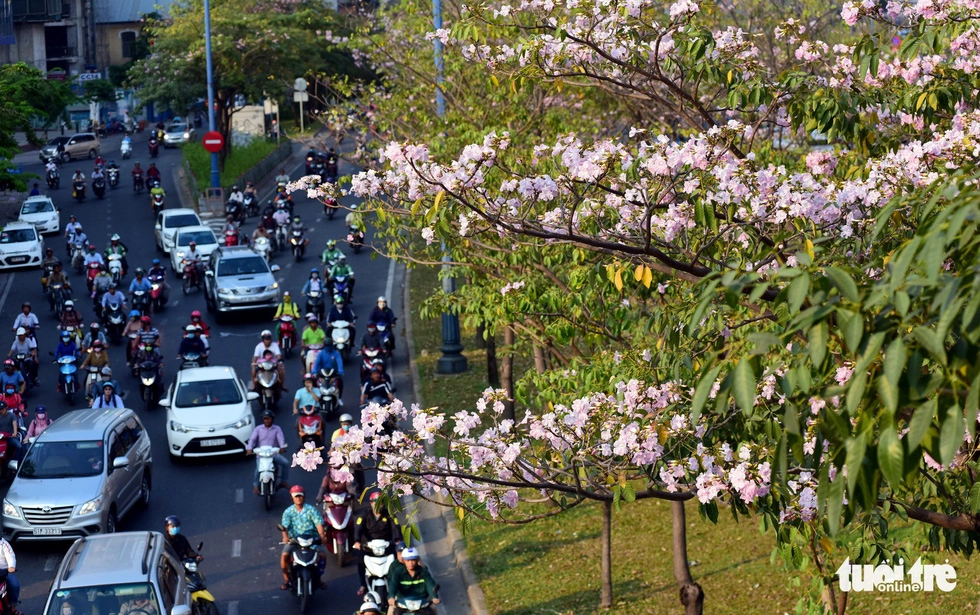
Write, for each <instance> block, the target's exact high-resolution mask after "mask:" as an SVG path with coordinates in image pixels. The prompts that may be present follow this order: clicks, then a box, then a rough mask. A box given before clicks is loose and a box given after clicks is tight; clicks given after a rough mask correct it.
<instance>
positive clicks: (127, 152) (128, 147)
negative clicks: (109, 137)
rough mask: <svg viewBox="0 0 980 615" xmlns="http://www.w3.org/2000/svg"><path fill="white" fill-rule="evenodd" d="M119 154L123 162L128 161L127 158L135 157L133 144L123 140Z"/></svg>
mask: <svg viewBox="0 0 980 615" xmlns="http://www.w3.org/2000/svg"><path fill="white" fill-rule="evenodd" d="M119 153H120V154H121V155H122V157H123V160H126V159H127V158H129V157H130V156H132V155H133V146H132V144H131V143H130V142H129V141H127V140H125V139H123V142H122V144H120V145H119Z"/></svg>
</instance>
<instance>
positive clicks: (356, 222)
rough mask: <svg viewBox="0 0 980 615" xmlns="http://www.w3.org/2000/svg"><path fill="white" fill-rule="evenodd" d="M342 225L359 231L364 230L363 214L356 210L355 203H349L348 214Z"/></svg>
mask: <svg viewBox="0 0 980 615" xmlns="http://www.w3.org/2000/svg"><path fill="white" fill-rule="evenodd" d="M344 224H346V225H347V228H350V227H352V226H356V227H357V228H359V229H363V228H364V214H362V213H361V212H360V211H359V210H358V209H357V203H351V206H350V212H349V213H348V214H347V215H346V216H345V217H344Z"/></svg>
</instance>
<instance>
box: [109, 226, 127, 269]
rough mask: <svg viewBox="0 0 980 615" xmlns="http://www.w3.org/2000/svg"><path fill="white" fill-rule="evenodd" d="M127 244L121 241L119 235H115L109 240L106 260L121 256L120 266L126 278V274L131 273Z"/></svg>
mask: <svg viewBox="0 0 980 615" xmlns="http://www.w3.org/2000/svg"><path fill="white" fill-rule="evenodd" d="M126 252H127V248H126V244H124V243H123V242H122V241H120V238H119V233H114V234H113V235H112V237H110V238H109V245H108V246H106V249H105V257H106V260H107V261H108V260H109V257H110V256H112V255H113V254H116V255H118V256H119V260H120V261H121V262H120V264H121V265H122V274H123V275H124V276H125V275H126V272H127V271H129V263H128V262H127V260H126Z"/></svg>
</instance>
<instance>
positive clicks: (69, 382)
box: [55, 357, 78, 407]
mask: <svg viewBox="0 0 980 615" xmlns="http://www.w3.org/2000/svg"><path fill="white" fill-rule="evenodd" d="M55 363H57V364H58V386H59V388H60V389H61V392H62V393H64V394H65V398H66V399H67V400H68V406H69V407H70V406H74V405H75V393H77V392H78V381H76V380H75V373H76V372H77V371H78V366H77V365H75V357H59V358H58V360H57V361H55Z"/></svg>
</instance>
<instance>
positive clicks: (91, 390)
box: [84, 365, 101, 399]
mask: <svg viewBox="0 0 980 615" xmlns="http://www.w3.org/2000/svg"><path fill="white" fill-rule="evenodd" d="M85 369H86V370H87V371H88V373H87V374H85V389H84V390H85V395H86V396H88V397H89V398H90V399H95V398H96V397H98V396H99V392H98V391H96V390H95V386H96V385H97V384H98V383H99V380H101V373H100V368H98V367H96V366H94V365H89V366H88V367H87V368H85Z"/></svg>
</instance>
